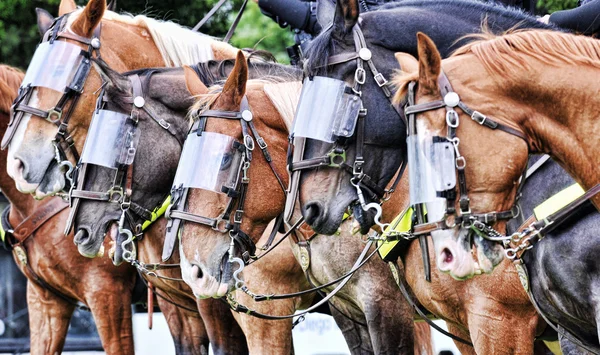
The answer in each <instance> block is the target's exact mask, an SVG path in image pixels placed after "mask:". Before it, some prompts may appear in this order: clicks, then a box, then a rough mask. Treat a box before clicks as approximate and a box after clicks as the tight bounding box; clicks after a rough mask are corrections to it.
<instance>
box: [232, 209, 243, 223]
mask: <svg viewBox="0 0 600 355" xmlns="http://www.w3.org/2000/svg"><path fill="white" fill-rule="evenodd" d="M243 217H244V210H236V211H235V213H234V214H233V223H237V224H240V223H242V218H243Z"/></svg>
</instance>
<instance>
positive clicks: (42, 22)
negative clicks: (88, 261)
mask: <svg viewBox="0 0 600 355" xmlns="http://www.w3.org/2000/svg"><path fill="white" fill-rule="evenodd" d="M63 15H66V16H67V17H66V25H65V28H64V31H65V34H66V35H67V36H69V37H68V38H69V39H65V38H58V39H57V40H58V41H67V42H69V43H71V44H74V45H77V46H79V47H81V48H82V49H83V50H87V49H88V45H86V44H84V43H82V42H80V41H78V40H75V39H79V40H82V39H83V40H85V39H90V38H92V36H93V35H94V30H95V29H96V28H99V29H100V38H99V40H100V48H99V55H101V57H102V58H103V59H104V61H105V62H106V63H108V65H110V67H111V68H113V69H115V70H117V71H119V72H124V71H128V70H133V69H139V68H148V67H164V66H181V65H183V64H188V65H192V64H196V63H198V62H199V61H206V60H209V59H227V58H233V57H235V53H236V50H235V49H234V48H233V47H231V46H230V45H228V44H226V43H223V42H220V41H217V40H214V39H212V38H211V37H208V36H206V35H203V34H200V33H197V32H193V31H191V30H189V29H186V28H184V27H181V26H179V25H177V24H175V23H172V22H163V21H157V20H154V19H152V18H149V17H146V16H141V15H139V16H135V17H131V16H128V15H119V14H116V13H114V12H112V11H108V10H106V0H90V1H89V3H88V4H87V5H86V6H85V8H83V9H77V7H76V5H75V2H74V1H73V0H62V1H61V3H60V8H59V16H63ZM53 21H54V18H52V17H51V16H49V15H48V14H47V13H46V12H43V11H39V12H38V26H39V30H40V32H41V33H46V31H47V30H48V29H49V28H50V26H51V25H52V23H53ZM44 64H46V63H42V65H44ZM34 69H35V68H34ZM67 69H68V70H74V69H76V68H67ZM101 85H102V81H101V79H100V76H99V75H98V74H97V73H96V72H95V71H94V70H92V71H91V72H90V74H89V77H88V78H87V80H86V81H85V84H84V87H83V91H82V93H81V95H80V97H79V99H78V102H77V104H76V107H75V108H74V110H73V112H72V113H71V114H70V115H69V116H70V121H69V123H68V132H69V133H70V134H71V136H72V138H73V139H74V141H75V147H76V150H77V151H78V152H81V150H82V148H83V141H84V138H85V136H86V134H87V129H88V124H89V118H90V116H91V108H93V107H94V104H95V102H96V97H97V92H96V90H97V89H98V88H99V87H100V86H101ZM35 91H36V93H35V94H34V95H33V97H32V98H31V100H30V102H29V103H30V104H33V105H35V106H36V107H38V108H40V109H43V110H47V109H49V108H52V107H55V106H56V105H57V102H58V100H59V98H60V96H61V94H62V90H61V92H60V93H59V92H57V91H54V90H50V89H48V88H44V87H40V88H37V89H36V90H35ZM55 134H56V126H55V125H54V124H52V123H50V122H49V121H47V120H44V119H40V118H39V117H37V116H32V115H29V114H26V115H24V117H23V119H22V121H21V122H20V124H19V125H18V128H16V132H15V134H14V137H13V139H12V140H11V141H10V145H9V147H8V148H9V155H8V165H7V168H8V172H9V174H10V176H11V177H12V178H13V179H15V182H16V184H17V188H18V189H19V191H21V192H23V193H32V194H35V195H36V196H38V197H44V196H47V195H48V194H53V193H56V192H59V191H61V190H63V189H64V188H65V177H64V173H63V172H61V171H60V169H59V167H58V164H56V162H54V156H55V151H54V146H53V144H52V140H53V139H54V136H55ZM64 154H66V155H67V157H68V158H69V159H70V160H71V162H72V163H73V164H75V163H76V161H75V160H76V159H74V158H73V157H72V156H71V155H72V152H71V151H70V150H67V151H66V152H65V153H64Z"/></svg>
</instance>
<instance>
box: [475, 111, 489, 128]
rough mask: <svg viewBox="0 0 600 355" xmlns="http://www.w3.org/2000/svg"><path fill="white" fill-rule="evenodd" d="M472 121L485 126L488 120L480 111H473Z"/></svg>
mask: <svg viewBox="0 0 600 355" xmlns="http://www.w3.org/2000/svg"><path fill="white" fill-rule="evenodd" d="M471 119H473V121H475V122H477V123H479V124H480V125H482V126H483V124H484V123H485V120H487V116H485V115H484V114H482V113H481V112H479V111H473V114H472V115H471Z"/></svg>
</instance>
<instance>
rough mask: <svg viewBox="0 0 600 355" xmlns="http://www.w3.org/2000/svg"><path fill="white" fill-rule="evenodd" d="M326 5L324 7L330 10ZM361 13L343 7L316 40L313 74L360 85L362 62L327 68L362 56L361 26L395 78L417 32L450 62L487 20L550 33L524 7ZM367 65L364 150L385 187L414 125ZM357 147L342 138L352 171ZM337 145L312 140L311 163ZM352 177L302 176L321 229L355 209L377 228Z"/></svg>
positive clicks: (498, 28) (452, 6)
mask: <svg viewBox="0 0 600 355" xmlns="http://www.w3.org/2000/svg"><path fill="white" fill-rule="evenodd" d="M326 3H327V2H323V4H324V5H323V6H325V4H326ZM358 9H359V5H358V0H340V1H338V2H337V5H336V10H335V16H334V21H333V24H332V26H331V27H330V28H328V29H326V30H324V31H323V32H322V33H321V34H320V35H319V36H318V37H317V38H315V40H314V41H313V42H312V43H311V46H310V48H309V49H308V51H307V54H306V63H305V74H306V75H308V76H314V75H319V76H327V77H329V78H335V79H339V80H345V81H346V82H347V83H353V82H354V76H355V72H356V69H357V61H356V60H349V61H346V62H343V63H339V64H335V65H329V66H327V65H326V64H327V60H328V58H329V57H330V56H333V55H340V54H344V53H345V54H348V53H349V52H354V51H355V41H354V37H353V31H352V29H353V27H354V26H355V25H356V24H357V23H358V24H359V26H360V28H361V29H362V32H363V33H364V37H365V40H366V47H367V48H368V49H369V50H370V51H371V53H372V62H373V64H374V65H375V67H376V68H377V70H378V71H379V72H381V74H382V75H383V77H385V78H387V79H390V77H391V75H392V73H393V71H394V70H397V69H398V62H397V60H396V58H394V53H396V52H406V53H410V54H412V55H414V56H417V41H416V37H415V34H416V33H417V32H419V31H420V32H424V33H426V34H427V35H428V36H430V37H431V38H432V39H433V40H434V42H435V43H436V44H438V46H439V47H438V48H439V50H440V53H441V54H442V57H447V56H448V55H449V54H450V53H451V52H452V51H453V50H454V49H456V48H458V47H459V46H460V45H462V44H465V43H466V41H467V39H461V38H462V37H463V36H465V35H468V34H471V33H476V32H481V28H482V24H483V23H487V27H488V28H489V30H491V31H492V32H494V33H498V32H503V31H506V30H508V29H511V28H549V27H548V26H547V25H544V24H542V23H540V22H538V21H537V20H536V19H535V18H534V17H531V16H528V15H526V14H524V13H523V12H521V11H519V10H516V9H509V8H506V7H503V6H501V5H495V4H489V3H481V2H474V1H466V0H440V1H437V0H436V1H413V0H409V1H402V2H400V3H393V4H388V5H384V6H382V7H380V8H379V9H378V10H376V11H371V12H367V13H364V14H362V15H361V16H360V22H359V10H358ZM459 39H461V40H459ZM364 66H365V70H366V81H365V83H364V84H363V85H362V86H361V88H360V90H361V91H362V102H363V105H364V108H366V110H367V111H366V112H367V115H366V117H365V118H364V144H363V149H362V150H363V156H364V167H363V172H364V173H365V174H366V175H368V176H369V177H370V179H371V180H372V181H373V182H374V183H376V184H377V185H378V186H380V187H381V188H384V187H385V186H386V185H387V184H388V183H389V182H390V180H391V179H392V178H393V176H394V175H395V173H396V171H397V170H398V168H399V167H400V164H401V163H402V162H403V161H404V156H405V151H406V144H405V141H406V125H405V123H404V121H403V120H402V119H401V118H400V116H399V114H398V112H396V110H395V109H394V107H393V106H392V105H391V103H390V100H389V99H388V98H387V97H386V96H385V95H384V92H383V91H382V89H381V88H380V87H379V85H378V84H377V82H376V81H375V79H374V78H373V75H372V73H371V71H370V70H369V67H368V66H367V64H366V63H365V64H364ZM386 86H387V85H386ZM359 124H360V123H359ZM356 144H357V143H356V134H354V136H353V137H350V138H349V139H346V140H345V142H341V141H339V140H338V142H337V143H336V146H335V147H336V148H343V149H345V152H346V162H347V164H348V165H350V166H352V162H353V161H354V159H355V155H356ZM332 147H333V145H332V144H330V143H324V142H321V141H317V140H312V139H307V140H306V144H305V150H304V157H303V158H304V159H311V158H318V157H322V156H325V155H326V154H327V153H328V152H330V151H331V150H332ZM351 177H352V175H351V174H348V172H347V171H346V170H344V169H335V168H330V167H320V168H319V169H318V170H315V169H312V170H303V171H302V174H301V178H300V187H299V197H300V203H301V205H302V207H303V208H302V211H303V215H304V217H305V218H306V221H307V222H308V223H309V224H310V225H311V227H312V228H313V229H314V230H315V231H316V232H318V233H322V234H333V233H335V231H336V230H337V229H338V227H339V225H340V223H341V221H342V216H343V214H344V212H345V211H346V209H347V208H348V206H350V205H352V206H353V209H354V214H355V217H356V218H357V220H358V221H359V222H360V223H361V227H362V228H361V229H362V232H363V233H365V234H366V233H367V232H368V230H369V228H370V227H371V225H372V224H373V215H372V214H370V213H362V211H361V208H360V205H358V204H356V201H357V199H358V196H357V190H356V188H355V187H354V186H353V185H352V184H351V182H350V178H351ZM363 190H365V189H363ZM364 192H365V197H366V199H367V203H368V202H370V201H372V200H375V199H376V198H373V196H372V195H373V194H372V193H369V191H364Z"/></svg>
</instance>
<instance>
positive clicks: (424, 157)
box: [406, 132, 456, 221]
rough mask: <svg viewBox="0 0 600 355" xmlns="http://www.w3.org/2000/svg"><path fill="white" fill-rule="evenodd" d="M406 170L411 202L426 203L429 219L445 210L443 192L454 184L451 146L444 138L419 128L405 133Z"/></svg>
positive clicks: (453, 162) (438, 216)
mask: <svg viewBox="0 0 600 355" xmlns="http://www.w3.org/2000/svg"><path fill="white" fill-rule="evenodd" d="M406 142H407V149H408V167H409V168H408V171H409V191H410V203H411V205H413V206H414V205H417V204H422V203H424V204H426V207H427V215H428V218H429V220H430V221H436V220H440V219H442V218H443V217H444V213H445V210H446V198H445V197H444V196H442V193H443V192H444V191H446V190H450V189H454V188H455V187H456V169H455V165H454V164H455V161H456V159H455V157H454V146H453V144H452V143H451V142H450V141H448V140H447V139H445V138H442V137H437V136H431V135H428V134H423V133H421V132H418V133H417V135H410V136H408V138H407V140H406Z"/></svg>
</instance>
